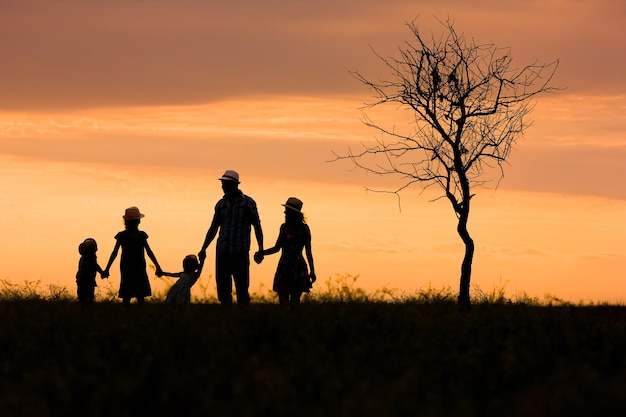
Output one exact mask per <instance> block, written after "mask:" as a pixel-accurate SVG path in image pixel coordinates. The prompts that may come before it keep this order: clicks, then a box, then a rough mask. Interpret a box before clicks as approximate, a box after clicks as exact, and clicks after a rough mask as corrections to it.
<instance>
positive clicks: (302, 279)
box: [272, 223, 312, 294]
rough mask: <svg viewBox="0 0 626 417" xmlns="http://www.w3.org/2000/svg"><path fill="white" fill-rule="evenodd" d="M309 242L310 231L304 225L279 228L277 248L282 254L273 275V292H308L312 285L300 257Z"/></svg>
mask: <svg viewBox="0 0 626 417" xmlns="http://www.w3.org/2000/svg"><path fill="white" fill-rule="evenodd" d="M310 241H311V230H310V229H309V226H308V225H307V224H306V223H302V224H299V225H296V226H292V225H289V226H287V225H286V224H283V225H281V226H280V233H279V235H278V246H279V247H280V248H281V250H282V252H281V255H280V259H279V261H278V267H277V268H276V274H275V275H274V285H273V288H272V289H273V290H274V291H275V292H277V293H279V294H296V293H303V292H309V290H310V289H311V287H312V285H311V282H310V281H309V271H308V268H307V264H306V261H305V260H304V256H303V255H302V251H303V250H304V246H305V244H307V243H309V242H310Z"/></svg>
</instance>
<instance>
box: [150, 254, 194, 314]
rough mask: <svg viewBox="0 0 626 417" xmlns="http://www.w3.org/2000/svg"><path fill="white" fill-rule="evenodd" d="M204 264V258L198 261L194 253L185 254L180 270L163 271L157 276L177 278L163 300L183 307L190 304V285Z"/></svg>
mask: <svg viewBox="0 0 626 417" xmlns="http://www.w3.org/2000/svg"><path fill="white" fill-rule="evenodd" d="M203 266H204V259H202V260H201V261H200V262H198V258H197V257H196V255H187V256H185V259H183V271H182V272H163V271H161V273H160V274H159V275H158V276H166V277H174V278H178V281H176V283H175V284H174V285H172V287H171V288H170V290H169V291H168V293H167V296H166V297H165V302H166V303H168V304H171V305H172V306H174V307H179V308H185V307H187V306H188V305H189V304H191V287H192V286H193V284H195V283H196V281H198V278H200V274H201V273H202V267H203Z"/></svg>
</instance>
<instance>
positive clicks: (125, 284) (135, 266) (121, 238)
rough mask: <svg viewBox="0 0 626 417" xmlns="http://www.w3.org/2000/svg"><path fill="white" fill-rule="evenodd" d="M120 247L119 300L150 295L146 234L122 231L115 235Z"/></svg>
mask: <svg viewBox="0 0 626 417" xmlns="http://www.w3.org/2000/svg"><path fill="white" fill-rule="evenodd" d="M115 239H116V240H117V241H118V242H119V243H120V246H121V247H122V256H121V259H120V276H121V280H120V292H119V297H120V298H135V297H149V296H151V295H152V289H151V288H150V281H149V280H148V273H147V271H146V257H145V248H146V242H147V240H148V234H147V233H146V232H143V231H141V230H123V231H121V232H119V233H118V234H117V235H115Z"/></svg>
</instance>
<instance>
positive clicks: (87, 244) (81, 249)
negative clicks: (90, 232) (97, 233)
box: [78, 237, 98, 256]
mask: <svg viewBox="0 0 626 417" xmlns="http://www.w3.org/2000/svg"><path fill="white" fill-rule="evenodd" d="M97 251H98V244H97V243H96V241H95V239H92V238H90V237H88V238H87V239H85V240H84V241H83V242H82V243H81V244H80V245H78V253H80V254H81V255H83V256H85V255H95V253H96V252H97Z"/></svg>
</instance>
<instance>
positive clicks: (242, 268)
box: [233, 253, 250, 307]
mask: <svg viewBox="0 0 626 417" xmlns="http://www.w3.org/2000/svg"><path fill="white" fill-rule="evenodd" d="M233 278H234V281H235V289H236V291H237V304H238V305H239V306H240V307H246V306H248V305H249V304H250V293H249V292H248V288H249V287H250V256H249V254H247V253H244V254H241V255H235V256H234V257H233Z"/></svg>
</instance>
